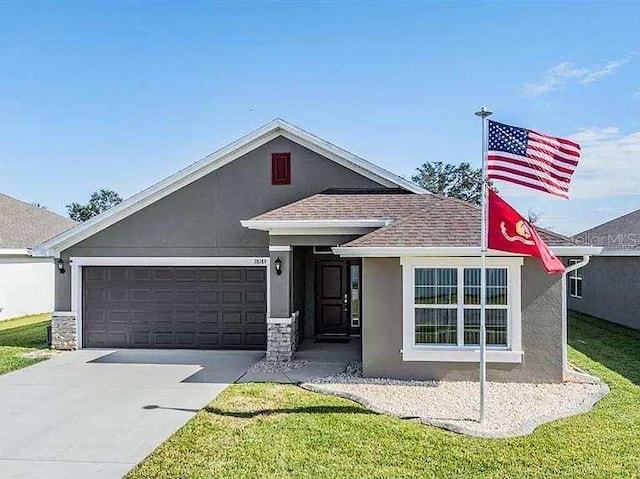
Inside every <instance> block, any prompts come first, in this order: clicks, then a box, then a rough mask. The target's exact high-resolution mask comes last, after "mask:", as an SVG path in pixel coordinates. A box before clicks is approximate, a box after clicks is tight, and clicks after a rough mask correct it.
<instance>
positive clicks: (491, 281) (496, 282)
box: [487, 268, 507, 304]
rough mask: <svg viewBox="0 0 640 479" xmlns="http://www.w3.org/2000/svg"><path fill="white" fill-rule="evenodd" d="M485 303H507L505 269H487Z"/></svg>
mask: <svg viewBox="0 0 640 479" xmlns="http://www.w3.org/2000/svg"><path fill="white" fill-rule="evenodd" d="M487 304H507V270H506V269H505V268H488V269H487Z"/></svg>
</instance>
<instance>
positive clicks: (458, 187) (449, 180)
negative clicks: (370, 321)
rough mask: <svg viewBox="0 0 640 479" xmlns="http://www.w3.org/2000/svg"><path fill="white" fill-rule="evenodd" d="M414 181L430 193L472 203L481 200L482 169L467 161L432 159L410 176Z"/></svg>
mask: <svg viewBox="0 0 640 479" xmlns="http://www.w3.org/2000/svg"><path fill="white" fill-rule="evenodd" d="M411 179H412V180H413V182H414V183H416V184H418V185H420V186H422V187H423V188H425V189H426V190H428V191H430V192H431V193H436V194H439V195H443V196H450V197H452V198H458V199H460V200H463V201H467V202H469V203H473V204H474V205H480V203H481V201H482V169H481V168H474V167H472V166H471V165H470V164H469V163H460V164H459V165H455V164H452V163H443V162H442V161H433V162H427V163H424V164H423V165H422V166H420V167H419V168H417V173H416V174H415V175H413V176H412V177H411Z"/></svg>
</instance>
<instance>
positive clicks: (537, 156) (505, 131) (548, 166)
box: [487, 121, 580, 198]
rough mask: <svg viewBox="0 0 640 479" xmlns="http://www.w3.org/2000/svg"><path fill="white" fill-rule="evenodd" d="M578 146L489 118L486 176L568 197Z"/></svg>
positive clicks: (571, 142)
mask: <svg viewBox="0 0 640 479" xmlns="http://www.w3.org/2000/svg"><path fill="white" fill-rule="evenodd" d="M579 158H580V145H578V144H577V143H575V142H573V141H570V140H565V139H564V138H557V137H555V136H549V135H545V134H543V133H539V132H537V131H534V130H527V129H526V128H518V127H516V126H510V125H505V124H503V123H498V122H496V121H489V147H488V156H487V173H488V174H487V176H488V177H489V178H491V179H494V180H503V181H508V182H510V183H515V184H518V185H521V186H526V187H528V188H533V189H534V190H539V191H544V192H545V193H549V194H552V195H555V196H560V197H561V198H569V183H570V182H571V175H572V174H573V172H574V171H575V169H576V166H577V165H578V159H579Z"/></svg>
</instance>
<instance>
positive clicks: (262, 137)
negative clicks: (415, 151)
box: [34, 118, 425, 256]
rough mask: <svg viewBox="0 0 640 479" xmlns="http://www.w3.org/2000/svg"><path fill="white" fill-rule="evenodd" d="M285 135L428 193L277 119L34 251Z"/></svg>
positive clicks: (49, 249) (56, 248)
mask: <svg viewBox="0 0 640 479" xmlns="http://www.w3.org/2000/svg"><path fill="white" fill-rule="evenodd" d="M280 136H283V137H285V138H287V139H289V140H291V141H293V142H295V143H298V144H299V145H302V146H304V147H305V148H307V149H309V150H311V151H314V152H315V153H318V154H320V155H322V156H324V157H325V158H328V159H330V160H332V161H334V162H336V163H338V164H339V165H342V166H344V167H345V168H349V169H350V170H353V171H355V172H357V173H359V174H361V175H363V176H365V177H367V178H369V179H372V180H374V181H376V182H377V183H379V184H381V185H382V186H384V187H389V188H403V189H406V190H408V191H411V192H414V193H424V192H425V190H424V189H423V188H421V187H419V186H418V185H416V184H415V183H412V182H411V181H408V180H405V179H404V178H401V177H399V176H397V175H394V174H393V173H391V172H389V171H387V170H385V169H384V168H381V167H379V166H377V165H374V164H373V163H370V162H368V161H366V160H364V159H362V158H360V157H358V156H356V155H354V154H353V153H349V152H348V151H346V150H343V149H342V148H339V147H338V146H336V145H334V144H332V143H329V142H328V141H326V140H324V139H322V138H319V137H317V136H315V135H312V134H311V133H309V132H307V131H305V130H303V129H301V128H298V127H297V126H294V125H292V124H291V123H287V122H286V121H284V120H282V119H280V118H277V119H275V120H273V121H271V122H269V123H267V124H266V125H264V126H262V127H260V128H258V129H257V130H255V131H253V132H251V133H249V134H248V135H246V136H244V137H242V138H240V139H239V140H237V141H234V142H233V143H230V144H229V145H227V146H225V147H224V148H221V149H220V150H218V151H216V152H214V153H211V154H210V155H208V156H206V157H204V158H203V159H201V160H200V161H197V162H196V163H193V164H192V165H190V166H188V167H187V168H185V169H183V170H181V171H179V172H177V173H176V174H174V175H172V176H170V177H168V178H165V179H164V180H162V181H160V182H158V183H156V184H155V185H153V186H151V187H149V188H147V189H146V190H143V191H141V192H140V193H138V194H136V195H134V196H132V197H131V198H128V199H127V200H125V201H123V202H122V203H120V204H119V205H117V206H114V207H113V208H110V209H109V210H107V211H105V212H104V213H102V214H100V215H98V216H96V217H94V218H92V219H90V220H89V221H85V222H84V223H81V224H79V225H78V226H76V227H75V228H73V229H72V230H70V231H67V232H65V233H63V234H61V235H59V236H58V237H56V238H53V239H51V240H50V241H47V242H45V243H43V244H41V245H39V246H38V248H37V249H36V250H35V251H34V253H35V254H37V255H39V256H57V255H58V254H59V253H60V251H63V250H65V249H67V248H69V247H71V246H73V245H74V244H76V243H79V242H80V241H82V240H84V239H86V238H88V237H89V236H92V235H94V234H96V233H98V232H99V231H102V230H103V229H105V228H108V227H109V226H111V225H113V224H114V223H117V222H118V221H121V220H122V219H124V218H126V217H127V216H130V215H132V214H134V213H135V212H137V211H139V210H141V209H142V208H144V207H146V206H148V205H150V204H152V203H154V202H156V201H158V200H160V199H162V198H164V197H165V196H167V195H169V194H171V193H173V192H174V191H177V190H178V189H180V188H182V187H184V186H186V185H188V184H190V183H193V182H194V181H196V180H198V179H199V178H202V177H203V176H205V175H207V174H209V173H211V172H213V171H215V170H217V169H219V168H222V167H223V166H224V165H226V164H228V163H230V162H232V161H234V160H236V159H237V158H239V157H241V156H243V155H245V154H247V153H249V152H250V151H253V150H255V149H256V148H259V147H260V146H262V145H264V144H266V143H268V142H269V141H271V140H273V139H275V138H277V137H280Z"/></svg>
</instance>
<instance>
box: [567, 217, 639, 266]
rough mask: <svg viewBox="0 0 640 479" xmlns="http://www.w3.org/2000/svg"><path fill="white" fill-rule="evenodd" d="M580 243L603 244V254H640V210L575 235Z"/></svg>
mask: <svg viewBox="0 0 640 479" xmlns="http://www.w3.org/2000/svg"><path fill="white" fill-rule="evenodd" d="M573 239H574V240H575V241H576V242H578V243H579V244H584V245H591V246H601V247H603V254H605V255H606V254H607V253H612V252H622V253H623V254H627V255H635V254H637V255H640V210H635V211H632V212H631V213H627V214H626V215H622V216H620V217H618V218H615V219H613V220H611V221H607V222H606V223H603V224H601V225H598V226H594V227H593V228H590V229H588V230H585V231H583V232H581V233H578V234H577V235H575V236H573Z"/></svg>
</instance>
